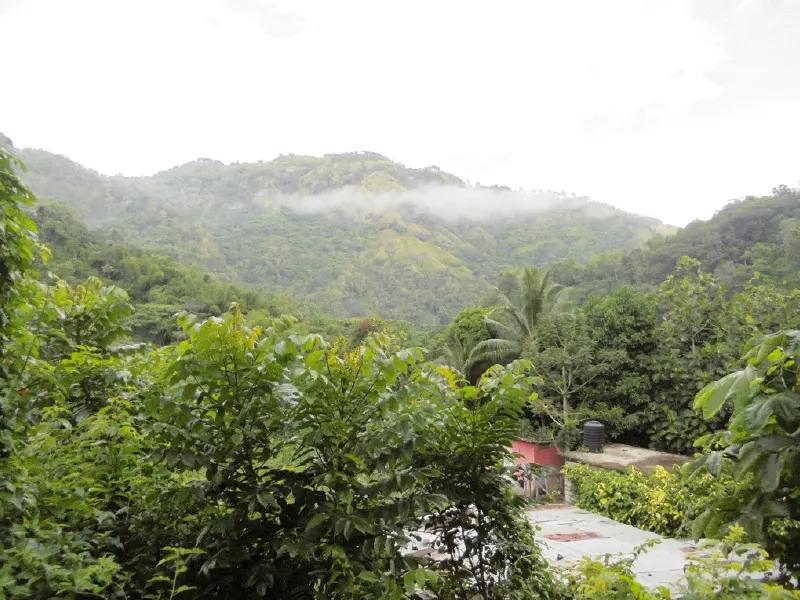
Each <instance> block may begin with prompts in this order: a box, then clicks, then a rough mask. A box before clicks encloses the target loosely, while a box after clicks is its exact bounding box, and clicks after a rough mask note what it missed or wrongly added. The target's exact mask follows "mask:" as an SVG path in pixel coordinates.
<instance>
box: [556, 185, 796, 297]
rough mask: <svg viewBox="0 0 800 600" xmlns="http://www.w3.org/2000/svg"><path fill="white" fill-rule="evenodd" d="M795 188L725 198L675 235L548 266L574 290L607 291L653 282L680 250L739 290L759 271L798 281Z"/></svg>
mask: <svg viewBox="0 0 800 600" xmlns="http://www.w3.org/2000/svg"><path fill="white" fill-rule="evenodd" d="M799 252H800V188H794V189H793V188H789V187H787V186H785V185H781V186H778V187H777V188H775V189H774V190H773V192H772V195H771V196H763V197H753V196H748V197H747V198H744V199H741V200H736V201H733V202H730V203H729V204H728V205H727V206H725V207H724V208H722V209H721V210H720V211H718V212H717V213H716V214H715V215H714V217H713V218H712V219H710V220H708V221H696V222H693V223H690V224H689V225H687V226H686V227H685V228H683V229H680V230H678V231H677V232H676V233H675V234H674V235H665V236H654V237H653V238H652V239H649V240H647V241H646V242H645V243H644V244H643V246H642V247H641V248H637V249H634V250H631V251H629V252H622V251H612V252H606V253H603V254H600V255H597V256H594V257H592V259H591V260H590V261H589V264H587V265H583V264H580V263H579V262H576V261H575V260H572V259H570V258H568V257H566V256H565V257H563V260H560V261H559V262H558V263H557V264H556V265H554V266H553V269H554V273H555V276H556V279H557V280H558V281H560V282H562V283H563V284H565V285H569V286H574V287H576V288H578V289H577V295H579V296H585V295H587V294H589V293H592V292H595V293H600V294H603V293H607V292H608V291H610V290H613V289H614V288H616V287H617V286H619V285H620V284H622V283H631V284H635V285H637V286H639V287H644V288H647V287H650V286H653V285H658V284H659V283H660V282H661V281H663V280H664V279H666V277H667V276H668V275H669V274H670V273H671V272H672V270H673V269H674V267H675V263H676V261H677V260H678V259H679V258H680V257H682V256H692V257H695V258H697V259H698V260H700V261H702V262H703V264H704V266H705V269H706V271H707V272H708V273H710V274H712V275H713V276H714V277H715V278H716V279H718V280H719V281H720V283H721V284H723V285H725V286H727V287H728V288H730V289H732V290H741V289H742V287H743V286H744V285H745V284H746V283H747V281H748V280H749V279H750V278H751V277H752V274H753V272H754V271H759V272H761V273H763V274H765V275H767V276H769V277H771V278H773V279H775V280H776V281H786V282H787V283H788V284H789V285H790V286H792V287H794V288H797V287H800V276H798V272H797V264H798V259H799V258H800V253H799Z"/></svg>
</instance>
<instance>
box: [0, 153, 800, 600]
mask: <svg viewBox="0 0 800 600" xmlns="http://www.w3.org/2000/svg"><path fill="white" fill-rule="evenodd" d="M0 208H1V209H2V214H0V218H1V219H2V220H0V243H1V246H0V326H1V327H2V330H0V473H1V474H2V477H3V480H2V484H1V485H0V558H2V561H1V562H0V598H34V599H44V598H54V597H64V598H75V599H78V598H80V599H83V598H109V599H111V598H131V599H133V598H169V599H173V598H177V597H180V598H181V599H184V598H185V599H187V600H188V599H191V598H198V599H199V598H253V597H266V598H348V599H356V598H441V599H443V600H444V599H460V600H466V599H468V598H469V599H472V598H483V599H489V598H498V599H499V598H520V599H537V598H541V599H556V598H559V599H560V598H563V599H571V598H584V597H592V598H600V599H603V598H609V599H611V598H619V599H627V598H631V599H633V598H640V599H641V598H644V599H649V598H669V597H671V596H670V592H669V591H668V590H645V589H644V588H643V587H642V586H641V585H640V584H639V583H637V582H636V581H635V580H634V578H633V576H632V574H631V570H630V565H631V563H630V562H629V561H628V562H626V561H625V560H621V561H618V562H609V561H592V560H589V559H586V560H584V561H582V562H580V563H579V564H577V565H575V566H573V567H572V568H571V569H570V570H566V571H563V572H559V571H558V570H557V569H555V568H553V567H551V566H549V565H548V563H547V562H546V561H545V559H544V558H543V556H542V554H541V551H540V549H539V547H538V545H537V542H536V540H535V532H534V531H533V528H532V527H531V524H530V522H529V521H528V520H527V519H526V517H525V513H524V510H525V508H526V507H527V505H528V500H527V499H526V498H525V497H524V496H522V495H520V494H519V493H517V491H516V489H517V483H516V480H515V478H514V477H512V475H514V476H515V477H516V478H517V479H518V478H520V477H522V478H524V477H528V476H529V475H530V474H529V473H527V471H525V472H521V471H520V470H519V468H518V467H514V466H513V463H512V460H513V455H512V453H511V450H510V445H511V441H512V440H513V439H520V438H524V439H531V440H536V441H540V442H544V443H553V444H557V445H558V446H559V447H560V448H562V449H569V448H576V447H579V446H580V439H579V438H580V436H579V433H580V424H581V423H582V422H583V421H585V420H586V419H588V418H596V419H600V420H601V421H603V422H604V423H605V424H606V426H607V428H608V433H609V436H610V437H611V438H612V439H614V440H617V441H622V442H626V443H631V444H636V445H642V446H651V447H654V448H659V449H663V450H669V451H672V452H678V453H684V454H687V455H690V456H691V455H694V457H695V460H694V461H693V462H692V463H690V465H689V466H688V467H687V468H686V469H685V470H684V472H682V473H680V474H677V473H676V474H675V475H674V477H676V478H679V482H676V483H675V486H676V488H678V487H679V488H680V489H681V490H690V489H691V488H692V486H693V485H694V484H693V483H692V482H693V481H695V482H697V481H699V480H700V479H699V478H705V479H703V481H708V478H712V479H714V480H716V481H717V483H716V484H715V485H710V484H708V485H707V487H708V489H713V490H716V491H715V492H714V493H713V494H710V495H709V497H708V498H707V499H704V500H703V502H702V503H699V502H693V504H692V505H693V506H700V505H701V504H702V506H701V509H699V510H696V511H694V512H692V511H687V512H686V514H685V515H683V513H681V515H682V517H681V518H685V520H686V521H687V522H686V524H685V525H686V528H687V529H686V530H688V531H691V534H692V536H693V537H695V538H700V537H708V538H713V539H718V540H722V543H721V545H720V546H719V548H720V552H722V553H723V554H724V556H723V557H722V558H719V556H720V555H719V554H715V555H713V556H716V557H718V558H715V559H711V560H703V561H701V562H700V564H699V566H696V567H693V568H692V569H690V570H689V572H688V573H687V576H686V578H685V581H684V582H683V583H682V584H681V585H682V586H683V587H682V592H681V593H682V594H683V597H685V598H717V597H720V596H722V597H727V598H765V599H766V598H792V597H797V595H798V593H800V592H798V591H797V590H795V589H794V587H795V586H796V585H797V581H798V575H800V554H798V551H797V549H798V548H800V506H799V505H800V502H798V501H797V497H798V494H800V480H799V479H800V438H799V437H798V433H797V432H798V427H800V393H798V377H797V375H798V367H797V359H798V355H800V333H798V330H800V307H799V306H798V298H800V290H798V286H800V279H798V275H797V265H798V259H799V258H800V254H798V253H800V191H798V190H797V189H791V188H788V187H785V186H780V187H777V188H776V189H775V190H774V192H773V194H772V195H771V196H767V197H760V198H745V199H743V200H740V201H736V202H733V203H731V204H729V205H728V206H726V207H725V208H723V209H722V210H720V211H719V213H718V214H716V215H715V216H714V217H713V218H712V219H711V220H709V221H706V222H696V223H692V224H691V225H689V226H688V227H686V228H684V229H681V230H678V231H675V230H674V228H670V227H667V226H665V225H663V224H661V223H659V222H657V221H655V220H653V219H649V218H646V217H642V216H637V215H630V214H627V213H624V212H622V211H619V210H616V209H613V208H611V207H609V206H606V205H601V204H597V203H594V202H592V201H590V200H588V199H586V198H579V197H573V196H570V195H568V194H566V193H563V192H558V193H555V192H548V191H523V190H517V191H512V190H509V189H507V188H498V187H496V186H495V187H491V188H488V187H484V186H481V185H479V184H475V185H472V184H470V183H468V182H465V181H463V180H461V179H459V178H457V177H455V176H453V175H450V174H447V173H444V172H442V171H441V170H440V169H438V168H436V167H428V168H425V169H410V168H407V167H405V166H403V165H400V164H398V163H394V162H392V161H390V160H389V159H387V158H385V157H383V156H381V155H378V154H374V153H363V152H362V153H351V154H342V155H329V156H325V157H322V158H316V157H299V156H282V157H280V158H278V159H276V160H274V161H271V162H268V163H257V164H234V165H224V164H222V163H219V162H216V161H210V160H198V161H195V162H193V163H190V164H187V165H183V166H181V167H177V168H175V169H172V170H169V171H166V172H163V173H159V174H157V175H155V176H152V177H140V178H126V177H106V176H101V175H99V174H98V173H95V172H93V171H90V170H88V169H85V168H83V167H81V166H79V165H77V164H75V163H73V162H71V161H69V160H68V159H66V158H63V157H59V156H55V155H52V154H50V153H47V152H44V151H39V150H29V149H21V150H16V149H14V148H13V146H12V145H11V143H10V140H8V139H7V138H2V139H0ZM681 493H689V492H684V491H682V492H681ZM652 510H654V511H655V510H658V509H657V508H656V507H652ZM671 518H672V519H673V521H675V519H676V517H675V516H674V515H673V516H672V517H671ZM689 521H691V522H689ZM676 527H677V525H676ZM734 555H743V556H746V558H745V560H744V562H743V563H741V568H738V569H734V570H733V572H731V568H730V565H731V564H732V563H731V562H730V561H729V560H728V559H729V558H730V557H731V556H734ZM737 564H739V563H737Z"/></svg>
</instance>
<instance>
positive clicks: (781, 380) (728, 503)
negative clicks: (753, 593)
mask: <svg viewBox="0 0 800 600" xmlns="http://www.w3.org/2000/svg"><path fill="white" fill-rule="evenodd" d="M745 359H746V360H747V366H746V367H745V368H743V369H741V370H739V371H735V372H733V373H731V374H729V375H726V376H725V377H723V378H722V379H719V380H718V381H715V382H713V383H711V384H709V385H708V386H706V387H704V388H703V389H702V390H701V391H700V392H699V393H698V394H697V397H696V398H695V408H697V409H702V411H703V416H704V417H705V418H706V419H712V418H714V417H715V416H716V415H718V414H719V413H720V411H722V410H723V408H725V407H728V408H730V409H731V410H732V414H731V418H730V420H729V421H728V426H727V428H726V429H725V430H722V431H719V432H716V433H713V434H709V435H706V436H703V437H702V438H700V439H698V440H697V442H696V443H695V445H696V446H698V447H700V448H702V449H703V450H704V452H705V454H704V455H703V456H702V457H700V458H699V459H698V460H697V461H696V462H695V463H693V464H692V465H690V466H688V467H687V472H688V473H689V474H690V476H693V475H694V474H696V473H698V472H700V471H702V470H705V469H707V470H708V471H710V472H711V474H713V475H715V476H719V474H720V473H722V472H725V473H728V474H730V475H731V476H732V477H733V478H734V480H735V482H736V487H735V492H734V493H733V494H731V495H728V496H725V497H724V498H722V499H720V500H718V501H716V502H715V503H713V504H712V505H711V507H710V508H709V509H708V510H706V511H705V512H704V513H703V514H702V515H701V516H700V517H698V519H697V520H696V521H695V523H694V528H693V532H694V534H695V537H700V536H702V535H709V536H719V535H722V534H724V532H725V529H726V528H727V527H729V526H730V525H732V524H735V523H737V524H740V525H742V526H743V527H744V528H745V530H746V531H747V533H748V534H749V535H750V537H751V539H753V540H755V541H758V542H761V543H763V544H765V545H766V548H767V550H768V551H769V552H770V553H772V554H773V556H774V557H775V558H777V559H778V560H780V561H781V564H782V566H783V568H784V571H785V575H786V577H787V578H788V577H789V576H793V577H794V578H795V580H796V578H797V577H798V575H800V502H798V497H799V496H800V439H798V431H799V430H798V427H800V368H799V367H798V361H800V331H797V330H788V331H781V332H778V333H774V334H771V335H767V336H765V337H764V338H762V339H761V340H760V341H759V342H758V343H756V344H755V345H753V346H752V347H751V348H750V349H749V351H748V352H747V354H746V355H745Z"/></svg>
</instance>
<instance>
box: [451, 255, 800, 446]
mask: <svg viewBox="0 0 800 600" xmlns="http://www.w3.org/2000/svg"><path fill="white" fill-rule="evenodd" d="M551 276H552V271H551V272H549V273H544V274H542V273H540V272H539V271H536V270H534V269H526V270H522V271H520V272H518V273H516V274H514V273H511V274H506V275H504V278H503V280H501V283H500V287H501V288H502V287H506V288H508V289H511V290H517V292H516V293H515V294H511V297H510V298H509V296H507V295H506V294H505V293H500V294H499V297H498V302H500V304H499V305H498V307H497V308H494V309H489V310H488V311H487V310H480V311H479V312H475V311H476V310H478V309H471V310H467V311H464V312H463V313H462V314H461V315H460V316H459V318H457V319H456V321H454V323H453V325H451V326H450V327H449V328H448V330H447V331H446V332H445V333H444V334H443V337H444V339H445V340H449V342H450V344H451V346H452V345H453V342H454V341H459V340H463V339H466V340H468V342H467V344H466V345H464V344H463V343H462V345H461V346H456V348H457V349H459V348H461V349H462V352H461V354H460V355H459V354H458V353H454V352H449V353H446V354H445V355H444V357H443V359H444V360H449V361H450V362H449V364H451V365H452V366H453V367H454V368H457V369H461V370H462V372H464V374H465V375H468V376H469V377H475V371H477V370H478V369H475V368H474V367H475V366H476V365H477V366H478V367H483V365H485V364H487V363H489V364H491V363H492V362H498V363H500V364H503V363H505V362H507V361H508V360H511V359H514V358H519V357H524V358H527V359H529V360H531V362H532V363H533V366H534V371H535V373H536V375H537V376H538V382H537V385H536V391H537V394H538V395H537V397H536V398H535V399H533V401H532V402H531V403H530V404H529V407H528V412H527V416H528V419H529V420H530V423H531V429H532V430H533V431H535V434H534V436H533V437H535V438H536V439H538V440H540V441H553V440H555V441H557V442H558V443H559V444H561V445H562V446H566V447H575V445H576V444H577V443H578V441H579V439H580V432H579V427H580V423H581V422H582V421H584V420H586V419H587V418H599V419H600V420H602V421H603V422H604V423H605V424H606V426H607V428H608V431H609V435H610V437H611V439H612V440H617V441H621V442H626V443H632V444H634V445H640V446H651V447H654V448H659V449H663V450H668V451H672V452H678V453H685V454H690V453H691V452H692V450H693V444H694V441H695V440H696V439H697V438H699V437H701V436H703V435H705V434H707V433H710V432H712V431H714V430H716V429H718V428H719V427H721V426H724V424H725V422H726V420H727V417H728V415H729V412H726V411H722V412H720V413H719V414H715V415H714V418H713V419H710V420H709V419H705V418H704V417H703V415H702V414H700V412H699V411H697V410H696V409H695V408H694V407H693V402H694V397H695V395H696V394H697V392H698V391H699V390H700V389H702V388H703V387H704V386H705V385H707V384H708V383H709V382H711V381H713V380H714V379H715V378H718V377H721V376H722V375H724V374H725V373H726V372H729V371H730V370H731V369H734V368H736V367H737V366H738V365H739V364H740V362H741V359H740V354H741V351H740V350H741V348H742V347H743V346H744V345H745V344H746V343H747V342H748V341H749V340H751V339H752V338H754V337H757V336H759V335H764V334H765V333H767V332H769V331H774V330H776V329H779V328H781V327H800V303H798V299H800V291H799V290H797V289H793V288H791V287H789V286H787V285H786V284H784V283H779V282H775V281H774V280H772V279H770V278H768V277H766V276H764V275H763V274H761V273H754V275H753V277H752V278H751V280H750V281H749V282H747V283H746V284H745V285H744V287H743V288H742V290H741V291H740V292H737V293H732V292H731V290H729V289H728V288H727V287H726V286H724V285H722V283H721V282H720V281H719V280H718V279H717V278H716V277H714V276H713V275H711V274H709V273H708V272H706V271H705V269H704V267H703V265H702V264H701V263H700V262H699V261H698V260H696V259H692V258H689V257H682V258H681V259H680V260H679V261H678V262H677V264H676V267H675V270H674V272H673V273H672V274H670V275H669V276H668V277H667V279H666V280H665V281H664V282H663V283H662V285H661V286H660V288H659V289H658V291H657V292H654V293H648V292H641V291H638V290H637V289H636V288H634V287H633V286H630V285H622V286H620V287H618V288H616V289H615V290H614V291H612V292H611V293H610V294H608V295H606V296H605V297H601V296H599V295H591V296H590V297H589V298H587V299H586V300H585V301H584V302H583V303H582V304H580V305H576V304H575V303H574V302H572V303H571V302H570V301H569V295H570V294H569V292H570V291H571V290H570V289H568V288H567V289H565V290H563V291H560V288H559V287H557V285H556V284H554V283H550V282H549V278H550V277H551ZM542 282H544V283H542ZM542 286H544V287H542ZM548 295H550V296H552V297H550V298H549V299H548ZM481 314H484V315H485V316H484V330H483V331H481V330H480V329H479V328H477V327H476V326H475V325H474V324H471V323H472V322H473V321H475V319H476V317H477V316H479V315H481ZM467 331H470V332H473V331H474V332H475V333H474V335H473V336H472V337H470V336H466V337H465V332H467ZM487 335H488V336H490V337H488V338H486V339H483V340H481V339H480V337H481V336H487ZM475 339H478V340H479V341H478V342H477V343H475V342H474V340H475ZM470 340H472V341H471V342H469V341H470ZM469 343H472V346H470V345H469ZM459 356H460V357H461V359H460V360H459ZM464 369H467V371H464Z"/></svg>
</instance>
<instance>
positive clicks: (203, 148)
mask: <svg viewBox="0 0 800 600" xmlns="http://www.w3.org/2000/svg"><path fill="white" fill-rule="evenodd" d="M0 31H2V38H3V48H4V50H5V55H4V61H3V92H2V94H1V95H0V132H4V133H5V134H6V135H8V136H9V137H10V138H11V139H12V140H13V141H14V143H15V145H17V146H21V147H23V146H32V147H37V148H43V149H46V150H50V151H53V152H57V153H60V154H65V155H67V156H69V157H70V158H72V159H73V160H76V161H78V162H80V163H82V164H84V165H86V166H88V167H91V168H94V169H97V170H98V171H101V172H103V173H106V174H116V173H123V174H126V175H127V174H129V175H138V174H151V173H154V172H156V171H159V170H162V169H165V168H169V167H171V166H174V165H177V164H180V163H184V162H187V161H189V160H193V159H194V158H198V157H205V158H215V159H219V160H223V161H226V162H231V161H254V160H259V159H263V160H269V159H272V158H274V157H275V156H277V155H278V154H281V153H283V154H286V153H290V152H293V153H305V154H317V155H318V154H322V153H327V152H343V151H351V150H372V151H375V152H380V153H382V154H385V155H387V156H389V157H390V158H393V159H395V160H398V161H401V162H403V163H406V164H407V165H410V166H419V167H422V166H426V165H432V164H435V165H438V166H439V167H441V168H442V169H444V170H447V171H451V172H454V173H456V174H457V175H459V176H461V177H463V178H466V179H468V180H470V181H472V182H473V183H474V182H478V181H479V182H481V183H483V184H493V183H498V184H504V185H509V186H512V187H515V188H516V187H524V188H526V189H552V190H565V191H568V192H576V193H578V194H581V195H588V196H591V197H592V198H594V199H596V200H599V201H603V202H609V203H611V204H614V205H616V206H619V207H620V208H623V209H625V210H630V211H634V212H638V213H641V214H647V215H652V216H656V217H658V218H661V219H663V220H665V221H666V222H669V223H672V224H676V225H683V224H685V223H687V222H688V221H691V220H692V219H695V218H707V217H709V216H710V215H711V214H713V212H714V211H715V210H716V209H718V208H720V207H721V206H722V205H724V204H725V202H726V201H727V200H729V199H731V198H735V197H741V196H743V195H747V194H764V193H769V192H770V190H771V189H772V188H773V187H774V186H776V185H778V184H781V183H785V184H787V185H790V186H796V185H797V183H798V181H799V180H800V160H798V158H800V149H799V148H798V141H797V140H798V139H800V2H798V1H797V0H749V1H740V0H696V1H690V0H607V1H599V0H582V1H581V0H558V1H554V0H542V1H539V0H503V1H499V2H489V1H488V0H482V1H478V0H336V1H333V0H276V1H273V2H263V1H261V0H96V1H92V0H70V1H69V2H66V1H64V0H0Z"/></svg>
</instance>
